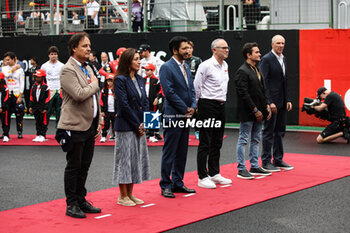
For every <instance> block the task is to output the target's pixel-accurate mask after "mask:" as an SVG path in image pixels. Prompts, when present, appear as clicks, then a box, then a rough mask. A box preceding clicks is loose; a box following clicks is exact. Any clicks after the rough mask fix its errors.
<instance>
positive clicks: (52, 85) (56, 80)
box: [41, 46, 64, 126]
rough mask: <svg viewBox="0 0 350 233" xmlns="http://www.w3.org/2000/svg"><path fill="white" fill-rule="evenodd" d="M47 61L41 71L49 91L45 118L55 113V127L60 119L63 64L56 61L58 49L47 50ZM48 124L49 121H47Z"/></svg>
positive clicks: (53, 47)
mask: <svg viewBox="0 0 350 233" xmlns="http://www.w3.org/2000/svg"><path fill="white" fill-rule="evenodd" d="M48 54H49V60H48V61H47V62H45V63H44V64H43V65H42V66H41V69H42V70H44V71H45V72H46V81H47V85H48V86H49V89H50V103H49V109H48V111H47V116H48V117H50V116H51V115H52V113H53V112H54V111H55V112H56V115H55V116H56V126H57V123H58V121H59V119H60V113H61V104H62V98H61V96H60V89H61V84H60V72H61V69H62V67H63V66H64V64H63V63H62V62H60V61H59V60H58V48H57V47H56V46H51V47H50V48H49V50H48ZM48 122H49V121H48Z"/></svg>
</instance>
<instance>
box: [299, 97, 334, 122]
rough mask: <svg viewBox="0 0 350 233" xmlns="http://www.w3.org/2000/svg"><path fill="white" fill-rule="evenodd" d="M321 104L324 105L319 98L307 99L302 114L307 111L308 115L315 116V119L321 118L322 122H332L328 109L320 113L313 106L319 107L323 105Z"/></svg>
mask: <svg viewBox="0 0 350 233" xmlns="http://www.w3.org/2000/svg"><path fill="white" fill-rule="evenodd" d="M321 103H322V102H321V100H320V99H318V98H316V99H312V98H308V97H305V98H304V104H303V107H302V109H301V111H302V112H304V111H305V112H306V113H307V114H308V115H315V117H317V118H320V119H322V120H326V121H330V115H329V112H328V110H327V108H326V109H325V110H323V111H321V112H318V111H316V110H315V109H313V108H312V106H318V105H321Z"/></svg>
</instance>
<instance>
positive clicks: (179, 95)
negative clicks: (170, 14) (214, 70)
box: [159, 36, 196, 198]
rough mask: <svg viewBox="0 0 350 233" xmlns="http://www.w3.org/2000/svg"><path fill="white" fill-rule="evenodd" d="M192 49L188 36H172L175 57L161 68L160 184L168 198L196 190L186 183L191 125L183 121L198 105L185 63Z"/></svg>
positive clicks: (170, 44) (170, 46)
mask: <svg viewBox="0 0 350 233" xmlns="http://www.w3.org/2000/svg"><path fill="white" fill-rule="evenodd" d="M190 48H191V47H190V44H189V40H188V39H187V38H186V37H183V36H175V37H173V38H172V39H171V40H170V42H169V50H170V52H171V54H172V55H173V56H172V57H171V58H170V59H169V60H168V61H167V62H166V63H164V64H163V65H162V67H161V68H160V71H159V79H160V83H161V85H162V88H163V91H164V95H165V103H164V111H163V118H164V122H165V125H163V129H164V147H163V156H162V167H161V180H160V187H161V190H162V191H161V193H162V195H163V196H164V197H168V198H174V197H175V195H174V192H175V193H195V192H196V191H195V190H193V189H188V188H187V187H186V186H185V185H184V183H183V178H184V173H185V166H186V159H187V149H188V136H189V128H188V127H186V126H185V125H182V123H184V122H185V123H186V120H188V119H189V118H191V117H192V115H193V113H194V111H195V108H196V94H195V91H194V87H193V80H192V77H191V71H190V69H189V67H188V65H187V64H185V62H184V60H185V59H187V58H188V56H189V50H190ZM175 124H176V125H175ZM170 174H171V179H170Z"/></svg>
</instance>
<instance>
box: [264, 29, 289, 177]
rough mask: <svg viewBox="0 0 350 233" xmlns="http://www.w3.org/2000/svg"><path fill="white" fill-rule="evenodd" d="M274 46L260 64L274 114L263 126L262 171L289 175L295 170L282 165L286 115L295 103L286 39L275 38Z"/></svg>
mask: <svg viewBox="0 0 350 233" xmlns="http://www.w3.org/2000/svg"><path fill="white" fill-rule="evenodd" d="M271 46H272V50H271V51H270V52H269V53H267V54H266V55H265V56H263V58H262V59H261V62H260V69H261V71H262V73H263V76H264V78H265V85H266V94H267V97H268V99H269V103H270V107H271V111H272V116H271V119H270V120H266V121H265V122H264V130H263V135H262V155H261V160H262V167H263V169H265V170H266V171H269V172H277V171H280V169H284V170H286V171H287V170H292V169H293V166H291V165H289V164H287V163H285V162H284V161H283V155H284V150H283V137H284V134H285V132H286V124H287V111H290V110H292V103H291V101H290V98H289V91H288V79H287V65H286V58H285V57H284V55H283V50H284V46H285V39H284V37H283V36H281V35H275V36H274V37H273V38H272V42H271ZM272 158H273V160H272Z"/></svg>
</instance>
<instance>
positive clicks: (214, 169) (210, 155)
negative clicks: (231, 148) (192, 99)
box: [197, 99, 225, 179]
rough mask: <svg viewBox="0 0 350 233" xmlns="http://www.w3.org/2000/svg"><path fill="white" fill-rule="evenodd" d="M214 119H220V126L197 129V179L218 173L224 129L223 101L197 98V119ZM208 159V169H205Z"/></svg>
mask: <svg viewBox="0 0 350 233" xmlns="http://www.w3.org/2000/svg"><path fill="white" fill-rule="evenodd" d="M206 119H214V120H215V121H221V127H220V128H215V127H209V128H204V127H202V128H200V129H199V146H198V151H197V167H198V176H199V179H203V178H205V177H207V176H208V174H209V176H215V175H216V174H219V173H220V163H219V160H220V149H221V147H222V141H223V136H224V129H225V103H224V102H219V101H216V100H209V99H199V101H198V120H202V121H204V120H206ZM207 161H208V169H207Z"/></svg>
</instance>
